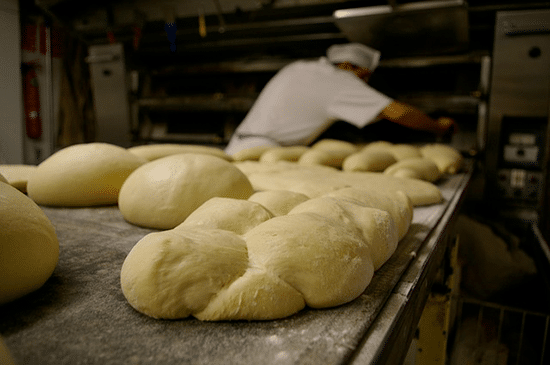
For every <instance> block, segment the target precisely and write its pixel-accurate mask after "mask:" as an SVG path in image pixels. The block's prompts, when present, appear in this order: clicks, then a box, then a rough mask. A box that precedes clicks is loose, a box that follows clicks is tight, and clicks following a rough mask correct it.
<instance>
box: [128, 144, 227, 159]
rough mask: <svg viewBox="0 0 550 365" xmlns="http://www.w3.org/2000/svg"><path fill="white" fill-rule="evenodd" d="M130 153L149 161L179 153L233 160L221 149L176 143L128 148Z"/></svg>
mask: <svg viewBox="0 0 550 365" xmlns="http://www.w3.org/2000/svg"><path fill="white" fill-rule="evenodd" d="M128 151H130V152H131V153H133V154H134V155H136V156H139V157H141V158H144V159H146V160H147V161H153V160H156V159H158V158H161V157H166V156H170V155H175V154H178V153H197V154H205V155H212V156H217V157H220V158H223V159H224V160H227V161H232V160H233V159H232V158H231V156H229V155H228V154H226V153H225V152H224V151H223V150H221V149H219V148H216V147H209V146H200V145H192V144H174V143H161V144H148V145H142V146H135V147H130V148H128Z"/></svg>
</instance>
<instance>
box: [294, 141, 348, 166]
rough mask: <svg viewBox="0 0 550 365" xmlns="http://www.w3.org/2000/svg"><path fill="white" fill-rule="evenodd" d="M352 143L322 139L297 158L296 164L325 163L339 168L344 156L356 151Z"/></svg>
mask: <svg viewBox="0 0 550 365" xmlns="http://www.w3.org/2000/svg"><path fill="white" fill-rule="evenodd" d="M357 150H358V148H357V146H355V145H354V144H353V143H350V142H346V141H340V140H335V139H322V140H320V141H318V142H316V143H315V144H313V145H312V146H311V148H310V149H309V150H307V151H306V152H304V154H302V156H300V158H299V159H298V164H300V165H305V166H312V165H327V166H332V167H336V168H341V167H342V163H343V161H344V159H345V158H346V157H348V156H349V155H351V154H352V153H355V152H357Z"/></svg>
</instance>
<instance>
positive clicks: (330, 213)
mask: <svg viewBox="0 0 550 365" xmlns="http://www.w3.org/2000/svg"><path fill="white" fill-rule="evenodd" d="M300 213H315V214H318V215H321V216H322V217H323V218H327V219H328V220H330V221H331V223H334V224H342V223H347V222H348V221H353V222H355V223H356V224H355V226H357V227H358V228H359V230H360V232H361V235H362V239H363V241H364V242H365V243H366V245H367V246H368V249H369V254H370V258H371V260H372V264H373V266H374V270H378V269H379V268H380V267H381V266H382V265H383V264H384V263H385V262H386V260H387V259H388V258H390V256H391V255H392V254H393V253H394V252H395V249H396V248H397V243H398V242H399V238H398V236H397V228H396V226H395V222H394V220H393V219H392V218H391V216H390V214H389V213H388V212H386V211H383V210H380V209H376V208H369V207H364V206H360V205H358V204H355V203H353V202H350V201H342V200H340V199H338V198H333V197H322V198H317V199H311V200H308V201H307V202H304V203H302V204H300V205H298V206H297V207H295V208H294V209H292V210H291V211H290V213H289V215H294V214H300ZM318 239H319V240H323V239H322V238H321V237H320V236H319V238H318Z"/></svg>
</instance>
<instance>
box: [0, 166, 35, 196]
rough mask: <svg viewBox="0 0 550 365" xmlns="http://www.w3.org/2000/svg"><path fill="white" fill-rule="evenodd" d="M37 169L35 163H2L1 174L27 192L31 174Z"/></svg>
mask: <svg viewBox="0 0 550 365" xmlns="http://www.w3.org/2000/svg"><path fill="white" fill-rule="evenodd" d="M35 170H36V166H34V165H0V174H2V175H3V176H4V177H5V179H6V180H7V182H8V183H9V184H10V185H11V186H13V187H14V188H16V189H17V190H19V191H21V192H23V193H26V192H27V182H28V181H29V176H30V175H31V174H32V173H33V172H34V171H35Z"/></svg>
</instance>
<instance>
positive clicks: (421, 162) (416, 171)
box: [384, 157, 442, 182]
mask: <svg viewBox="0 0 550 365" xmlns="http://www.w3.org/2000/svg"><path fill="white" fill-rule="evenodd" d="M384 174H386V175H392V176H396V177H404V178H411V179H419V180H425V181H429V182H434V181H437V180H439V179H440V178H441V175H442V174H441V171H439V168H438V167H437V165H436V164H435V162H433V161H432V160H430V159H428V158H424V157H414V158H407V159H405V160H401V161H398V162H396V163H394V164H393V165H391V166H390V167H388V168H387V169H386V170H384Z"/></svg>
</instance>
